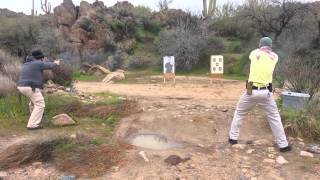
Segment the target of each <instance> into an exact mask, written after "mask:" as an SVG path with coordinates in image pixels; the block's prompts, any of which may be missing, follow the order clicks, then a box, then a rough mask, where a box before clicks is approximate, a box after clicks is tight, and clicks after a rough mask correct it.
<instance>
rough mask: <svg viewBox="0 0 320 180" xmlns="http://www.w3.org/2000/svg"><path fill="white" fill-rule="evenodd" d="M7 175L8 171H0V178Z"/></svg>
mask: <svg viewBox="0 0 320 180" xmlns="http://www.w3.org/2000/svg"><path fill="white" fill-rule="evenodd" d="M7 176H8V173H7V172H5V171H0V178H4V177H7Z"/></svg>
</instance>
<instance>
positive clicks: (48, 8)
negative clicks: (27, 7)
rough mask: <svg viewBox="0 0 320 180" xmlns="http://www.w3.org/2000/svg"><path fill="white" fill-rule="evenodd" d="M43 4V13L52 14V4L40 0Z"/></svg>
mask: <svg viewBox="0 0 320 180" xmlns="http://www.w3.org/2000/svg"><path fill="white" fill-rule="evenodd" d="M40 2H41V9H42V11H43V12H45V13H46V14H50V13H51V4H50V2H48V0H44V3H43V2H42V0H40Z"/></svg>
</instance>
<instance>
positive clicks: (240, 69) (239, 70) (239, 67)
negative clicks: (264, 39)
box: [232, 53, 250, 75]
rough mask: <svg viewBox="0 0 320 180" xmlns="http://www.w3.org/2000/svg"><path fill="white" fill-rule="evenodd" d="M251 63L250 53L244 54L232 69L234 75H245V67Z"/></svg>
mask: <svg viewBox="0 0 320 180" xmlns="http://www.w3.org/2000/svg"><path fill="white" fill-rule="evenodd" d="M249 63H250V59H249V53H246V54H244V55H243V56H242V57H241V58H240V60H239V61H238V62H237V63H236V64H235V65H234V67H233V69H232V73H233V74H239V75H245V74H246V70H245V67H246V66H247V65H248V64H249Z"/></svg>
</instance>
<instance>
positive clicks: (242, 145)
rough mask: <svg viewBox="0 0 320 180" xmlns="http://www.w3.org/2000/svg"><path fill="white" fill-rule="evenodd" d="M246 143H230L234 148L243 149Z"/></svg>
mask: <svg viewBox="0 0 320 180" xmlns="http://www.w3.org/2000/svg"><path fill="white" fill-rule="evenodd" d="M246 146H247V145H245V144H235V145H232V148H235V149H245V148H246Z"/></svg>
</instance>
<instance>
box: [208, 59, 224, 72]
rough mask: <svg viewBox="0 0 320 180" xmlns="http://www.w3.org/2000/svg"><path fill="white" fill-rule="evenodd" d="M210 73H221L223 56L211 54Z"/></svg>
mask: <svg viewBox="0 0 320 180" xmlns="http://www.w3.org/2000/svg"><path fill="white" fill-rule="evenodd" d="M210 62H211V63H210V64H211V65H210V69H211V74H223V56H221V55H218V56H211V61H210Z"/></svg>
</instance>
